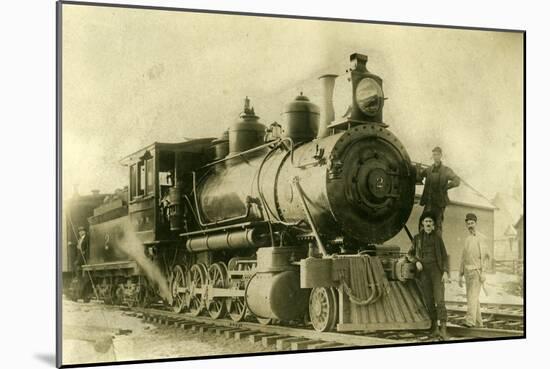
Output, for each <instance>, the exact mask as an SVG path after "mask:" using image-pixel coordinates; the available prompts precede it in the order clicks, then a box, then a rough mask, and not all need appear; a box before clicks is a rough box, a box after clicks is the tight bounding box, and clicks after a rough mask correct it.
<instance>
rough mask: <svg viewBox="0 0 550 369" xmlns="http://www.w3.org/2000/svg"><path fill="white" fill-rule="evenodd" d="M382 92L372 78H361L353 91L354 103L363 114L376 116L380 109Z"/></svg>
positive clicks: (382, 98)
mask: <svg viewBox="0 0 550 369" xmlns="http://www.w3.org/2000/svg"><path fill="white" fill-rule="evenodd" d="M383 101H384V92H383V91H382V87H381V86H380V85H379V84H378V82H376V81H375V80H374V79H372V78H363V79H362V80H361V81H360V82H359V84H358V85H357V89H356V90H355V102H356V103H357V105H358V106H359V109H361V111H362V112H363V113H365V114H366V115H369V116H373V115H376V114H377V113H378V112H379V111H380V109H381V108H382V102H383Z"/></svg>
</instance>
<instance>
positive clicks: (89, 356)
mask: <svg viewBox="0 0 550 369" xmlns="http://www.w3.org/2000/svg"><path fill="white" fill-rule="evenodd" d="M132 315H134V314H132V313H129V312H124V311H120V310H119V309H117V308H116V307H111V306H105V305H103V304H102V303H96V302H91V303H86V304H85V303H80V302H72V301H68V300H64V301H63V318H62V319H63V364H77V363H78V364H85V363H94V362H113V361H127V360H151V359H163V358H177V357H196V356H211V355H229V354H239V353H255V352H267V351H273V350H272V349H266V348H264V347H262V346H261V345H258V344H252V343H249V342H248V341H233V340H227V339H225V338H224V337H223V336H217V335H214V334H210V333H207V334H199V333H195V332H190V331H188V330H181V329H177V328H174V327H165V326H155V325H153V324H148V323H144V322H143V321H142V320H141V319H139V318H137V317H135V316H132Z"/></svg>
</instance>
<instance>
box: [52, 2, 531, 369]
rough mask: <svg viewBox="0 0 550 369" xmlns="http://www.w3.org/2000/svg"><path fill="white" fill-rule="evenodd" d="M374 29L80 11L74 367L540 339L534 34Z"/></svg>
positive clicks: (67, 67)
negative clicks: (530, 147) (532, 119)
mask: <svg viewBox="0 0 550 369" xmlns="http://www.w3.org/2000/svg"><path fill="white" fill-rule="evenodd" d="M359 18H362V16H358V17H357V19H340V18H338V19H336V18H316V17H307V16H280V15H270V14H254V13H237V12H228V11H212V10H208V11H207V10H197V9H176V8H160V7H157V8H155V7H147V6H126V5H124V6H123V5H115V4H90V3H85V2H82V3H80V2H73V1H67V2H64V1H60V2H58V3H57V82H58V95H57V106H58V115H57V129H58V136H57V152H58V161H57V166H58V175H59V176H58V181H59V182H58V199H57V201H58V206H59V208H58V214H57V216H58V228H57V232H58V244H57V278H58V285H57V287H58V288H57V308H58V312H57V313H58V316H57V317H58V320H57V358H56V360H57V366H63V367H71V366H81V365H86V366H90V365H101V364H107V363H137V362H144V361H162V360H172V359H173V360H186V359H201V360H205V359H209V358H219V357H233V356H249V355H280V354H291V353H298V352H302V353H303V352H316V354H317V352H318V354H320V352H322V351H340V350H356V349H364V348H373V349H375V350H377V349H379V348H382V347H395V346H409V345H426V344H430V345H439V344H449V343H452V344H457V345H462V344H465V343H467V342H469V343H470V344H471V345H476V344H481V342H483V341H494V340H509V339H523V338H525V337H526V335H525V330H526V319H525V308H524V307H525V303H526V301H525V268H524V266H525V105H524V104H525V98H524V96H525V95H524V94H525V92H524V89H525V80H524V78H525V65H524V61H525V31H523V30H513V29H491V28H467V27H458V26H453V27H450V26H447V27H446V26H434V25H422V24H407V23H389V22H388V23H385V22H380V21H379V22H372V21H368V20H367V19H366V18H365V19H359ZM369 351H370V350H369ZM363 352H364V353H365V354H366V353H367V351H363ZM387 354H388V355H391V352H390V351H388V352H387ZM262 360H268V358H267V357H264V358H262Z"/></svg>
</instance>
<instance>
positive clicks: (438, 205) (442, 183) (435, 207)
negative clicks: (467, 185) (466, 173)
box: [418, 147, 460, 236]
mask: <svg viewBox="0 0 550 369" xmlns="http://www.w3.org/2000/svg"><path fill="white" fill-rule="evenodd" d="M442 156H443V152H442V150H441V148H440V147H435V148H434V149H433V150H432V158H433V160H434V163H433V164H432V165H431V166H429V167H428V168H425V169H423V170H421V171H420V173H419V181H422V180H423V179H425V181H424V191H423V192H422V197H421V198H420V205H421V206H424V211H423V212H422V214H424V213H426V212H430V213H432V214H433V215H434V216H435V219H434V220H435V228H436V231H437V233H438V234H439V235H440V236H441V235H442V233H443V214H444V213H445V207H447V204H449V195H448V194H447V191H448V190H450V189H451V188H454V187H458V186H459V185H460V178H459V177H458V176H457V175H456V174H455V173H454V172H453V170H452V169H451V168H449V167H447V166H445V165H443V164H442V163H441V157H442ZM420 218H422V217H420ZM421 227H422V225H421V224H420V223H419V225H418V228H419V229H421Z"/></svg>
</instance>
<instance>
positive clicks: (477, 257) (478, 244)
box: [458, 213, 491, 327]
mask: <svg viewBox="0 0 550 369" xmlns="http://www.w3.org/2000/svg"><path fill="white" fill-rule="evenodd" d="M465 222H466V227H467V228H468V232H469V234H468V236H467V237H466V241H465V243H464V250H463V251H462V257H461V258H460V267H459V279H458V285H459V286H460V287H462V286H463V281H462V278H463V277H465V278H466V299H467V301H468V311H467V312H466V316H465V317H464V325H466V326H467V327H483V320H482V319H481V307H480V305H479V293H480V292H481V287H482V286H483V283H484V282H485V274H484V262H485V261H486V260H490V258H491V256H490V255H489V252H488V251H487V248H486V246H485V242H484V241H485V236H483V235H482V234H480V233H479V232H477V231H476V225H477V216H476V215H475V214H474V213H468V214H466V219H465Z"/></svg>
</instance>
